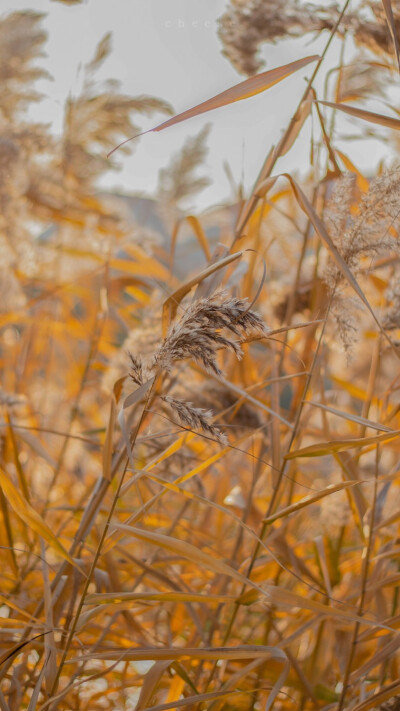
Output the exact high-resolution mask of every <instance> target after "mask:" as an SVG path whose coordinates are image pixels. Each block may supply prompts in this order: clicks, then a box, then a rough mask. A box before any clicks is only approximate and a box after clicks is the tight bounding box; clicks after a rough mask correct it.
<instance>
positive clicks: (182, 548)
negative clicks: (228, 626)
mask: <svg viewBox="0 0 400 711" xmlns="http://www.w3.org/2000/svg"><path fill="white" fill-rule="evenodd" d="M113 528H114V529H117V530H118V531H122V532H124V531H125V533H126V534H127V535H128V534H129V535H131V536H133V537H134V538H138V539H139V540H141V541H145V543H151V544H155V545H157V546H160V548H164V549H165V550H168V551H171V552H173V553H174V554H175V555H180V556H182V557H183V558H185V559H187V560H190V561H191V562H192V563H197V564H198V565H200V566H201V567H203V568H204V567H205V568H207V569H208V570H212V571H213V572H214V573H219V574H220V575H227V576H228V577H229V578H234V580H237V581H239V582H241V583H243V584H246V585H251V586H254V587H256V589H257V590H259V587H258V585H255V584H254V583H252V582H251V581H250V580H248V579H247V578H246V577H245V576H244V575H241V574H240V573H238V572H237V571H236V570H234V568H231V567H230V566H229V565H227V564H226V563H224V562H223V561H222V560H219V559H218V558H213V557H212V556H210V555H209V554H208V553H204V551H202V550H200V549H199V548H196V546H193V545H192V544H191V543H187V542H186V541H180V540H179V539H178V538H172V537H171V536H166V535H165V534H163V533H157V532H156V531H146V530H144V529H141V528H135V527H133V526H128V525H126V524H124V523H114V524H113Z"/></svg>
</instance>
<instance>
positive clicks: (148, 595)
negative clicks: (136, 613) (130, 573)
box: [85, 591, 236, 605]
mask: <svg viewBox="0 0 400 711" xmlns="http://www.w3.org/2000/svg"><path fill="white" fill-rule="evenodd" d="M137 600H138V601H142V600H144V601H154V602H200V603H205V602H208V601H210V602H216V603H219V602H227V603H228V602H234V601H235V600H236V597H235V596H234V595H222V594H220V595H218V594H214V593H207V594H204V593H193V592H180V591H172V592H138V593H135V592H120V593H118V592H111V593H92V594H91V595H87V596H86V598H85V605H103V604H107V605H109V604H110V603H115V604H119V603H121V602H135V601H137Z"/></svg>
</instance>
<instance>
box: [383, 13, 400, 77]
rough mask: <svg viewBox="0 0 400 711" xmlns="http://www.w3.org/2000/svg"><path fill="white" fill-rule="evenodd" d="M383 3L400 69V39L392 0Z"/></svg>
mask: <svg viewBox="0 0 400 711" xmlns="http://www.w3.org/2000/svg"><path fill="white" fill-rule="evenodd" d="M382 5H383V8H384V10H385V14H386V21H387V24H388V28H389V32H390V35H391V38H392V42H393V47H394V51H395V53H396V59H397V65H398V67H399V70H400V50H399V40H398V37H397V28H396V25H395V22H394V17H393V10H392V3H391V0H382Z"/></svg>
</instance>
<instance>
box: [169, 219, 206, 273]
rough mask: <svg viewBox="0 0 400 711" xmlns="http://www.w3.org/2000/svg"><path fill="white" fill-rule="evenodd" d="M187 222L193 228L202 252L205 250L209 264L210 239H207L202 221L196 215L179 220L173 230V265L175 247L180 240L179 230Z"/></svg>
mask: <svg viewBox="0 0 400 711" xmlns="http://www.w3.org/2000/svg"><path fill="white" fill-rule="evenodd" d="M185 221H186V222H188V223H189V225H190V226H191V228H192V230H193V232H194V234H195V235H196V238H197V241H198V243H199V245H200V247H201V248H202V250H203V252H204V254H205V257H206V260H207V262H209V261H210V260H211V252H210V247H209V244H208V239H207V236H206V233H205V232H204V230H203V228H202V226H201V222H200V220H199V219H198V218H197V217H196V216H195V215H185V217H183V218H182V219H180V220H178V222H177V223H176V225H175V226H174V229H173V231H172V235H171V252H170V254H171V264H172V262H173V259H174V253H175V245H176V241H177V239H178V232H179V229H180V227H181V225H182V224H183V223H184V222H185Z"/></svg>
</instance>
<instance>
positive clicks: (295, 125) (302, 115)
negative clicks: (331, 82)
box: [276, 88, 316, 158]
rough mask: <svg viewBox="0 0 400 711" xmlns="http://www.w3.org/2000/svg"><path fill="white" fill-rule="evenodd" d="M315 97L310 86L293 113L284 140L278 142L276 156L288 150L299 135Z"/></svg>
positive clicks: (282, 154)
mask: <svg viewBox="0 0 400 711" xmlns="http://www.w3.org/2000/svg"><path fill="white" fill-rule="evenodd" d="M315 98H316V96H315V91H314V89H312V88H310V90H309V92H308V94H307V96H306V98H305V99H303V101H302V102H301V104H300V106H299V108H298V109H297V111H296V113H295V115H294V116H293V119H292V121H291V124H290V131H289V132H288V133H287V134H285V137H284V138H285V140H284V141H283V143H282V144H281V143H280V144H279V152H277V154H276V158H278V157H281V156H284V155H286V153H288V152H289V151H290V149H291V147H292V146H293V144H294V142H295V140H296V138H297V136H298V135H299V133H300V131H301V129H302V128H303V126H304V124H305V122H306V120H307V118H308V117H309V115H310V113H311V109H312V105H313V101H314V99H315Z"/></svg>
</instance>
